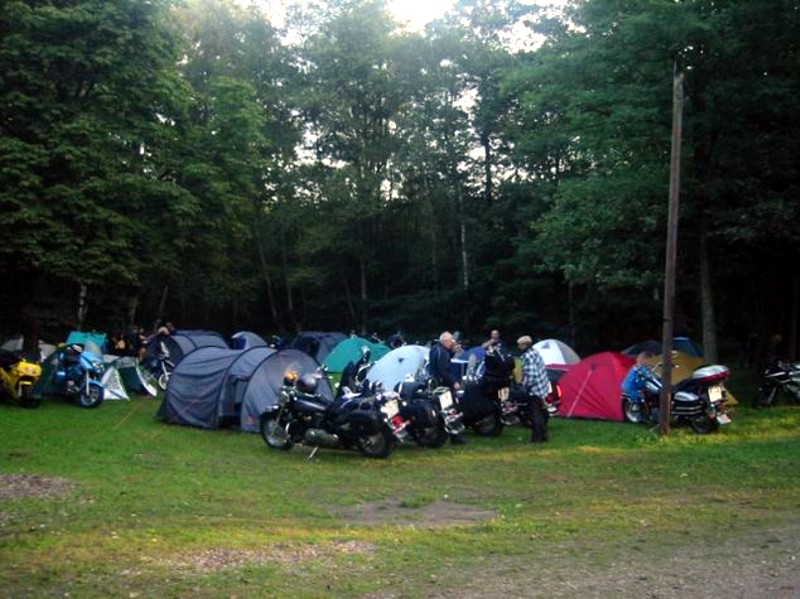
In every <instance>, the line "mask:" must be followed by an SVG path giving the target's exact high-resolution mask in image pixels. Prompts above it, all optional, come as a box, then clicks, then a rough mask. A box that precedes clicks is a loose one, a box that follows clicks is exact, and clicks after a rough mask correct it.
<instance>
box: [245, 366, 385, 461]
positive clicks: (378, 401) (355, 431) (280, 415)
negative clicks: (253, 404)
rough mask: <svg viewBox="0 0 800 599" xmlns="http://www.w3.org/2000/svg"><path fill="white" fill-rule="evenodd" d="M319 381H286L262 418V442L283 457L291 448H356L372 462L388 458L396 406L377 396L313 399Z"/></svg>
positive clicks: (289, 378)
mask: <svg viewBox="0 0 800 599" xmlns="http://www.w3.org/2000/svg"><path fill="white" fill-rule="evenodd" d="M317 384H318V378H317V377H316V376H314V375H311V374H307V375H305V376H303V377H299V376H298V375H297V373H295V372H290V373H288V374H287V375H286V377H285V378H284V381H283V385H282V386H281V390H280V394H279V396H278V402H277V404H276V405H275V406H272V407H271V408H269V409H268V410H267V411H265V412H264V413H263V414H262V415H261V418H260V429H261V436H262V437H263V438H264V441H266V443H267V445H268V446H269V447H271V448H273V449H281V450H284V451H287V450H289V449H291V448H292V447H293V446H294V445H295V444H306V445H310V446H313V447H314V448H315V449H314V451H313V452H312V454H311V455H312V456H313V455H314V453H316V450H317V449H318V448H319V447H328V448H333V449H350V448H357V449H358V450H359V451H360V452H361V453H362V454H364V455H365V456H367V457H370V458H386V457H389V455H391V453H392V452H393V451H394V448H395V443H396V437H395V435H394V432H393V430H392V427H391V425H390V421H391V419H392V418H393V417H394V416H396V415H397V413H398V411H399V405H398V402H397V400H394V399H392V398H382V397H379V396H376V395H367V396H364V395H361V394H357V395H354V394H342V395H340V396H338V397H337V398H336V399H334V400H330V399H327V398H324V397H322V396H320V395H319V394H317V393H316V391H317Z"/></svg>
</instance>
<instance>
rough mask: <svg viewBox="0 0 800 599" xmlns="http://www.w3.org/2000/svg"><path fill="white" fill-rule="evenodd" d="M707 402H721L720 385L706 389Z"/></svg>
mask: <svg viewBox="0 0 800 599" xmlns="http://www.w3.org/2000/svg"><path fill="white" fill-rule="evenodd" d="M708 401H710V402H711V403H715V402H718V401H722V386H721V385H714V386H713V387H709V388H708Z"/></svg>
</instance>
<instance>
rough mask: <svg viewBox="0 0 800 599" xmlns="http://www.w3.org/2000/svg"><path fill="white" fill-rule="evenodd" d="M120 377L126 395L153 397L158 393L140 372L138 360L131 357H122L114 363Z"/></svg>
mask: <svg viewBox="0 0 800 599" xmlns="http://www.w3.org/2000/svg"><path fill="white" fill-rule="evenodd" d="M114 366H116V368H117V370H118V371H119V375H120V376H121V377H122V384H123V385H125V389H126V390H127V391H128V393H135V394H137V395H150V396H152V397H155V396H156V394H157V393H158V390H157V389H156V386H155V385H154V384H153V382H152V381H151V380H150V377H148V376H147V374H145V373H144V372H143V370H142V366H141V365H140V364H139V360H138V359H136V358H135V357H133V356H122V357H121V358H117V360H116V361H115V362H114Z"/></svg>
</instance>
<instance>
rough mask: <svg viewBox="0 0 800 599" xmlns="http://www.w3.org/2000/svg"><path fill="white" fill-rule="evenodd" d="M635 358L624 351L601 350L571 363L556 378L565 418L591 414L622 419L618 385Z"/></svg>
mask: <svg viewBox="0 0 800 599" xmlns="http://www.w3.org/2000/svg"><path fill="white" fill-rule="evenodd" d="M635 362H636V360H635V359H634V358H631V357H629V356H626V355H624V354H620V353H615V352H603V353H600V354H594V355H592V356H589V357H587V358H584V359H583V360H581V361H580V362H578V363H577V364H572V365H571V366H570V369H569V370H568V371H567V372H566V373H564V376H562V377H561V380H560V381H559V382H558V384H559V386H560V387H561V393H562V397H561V405H560V406H559V408H558V415H559V416H562V417H564V418H593V419H597V420H616V421H618V422H622V421H623V420H624V417H623V415H622V399H621V396H622V393H621V391H620V385H621V384H622V380H623V379H624V378H625V375H626V374H628V371H629V370H630V368H631V366H633V365H634V363H635Z"/></svg>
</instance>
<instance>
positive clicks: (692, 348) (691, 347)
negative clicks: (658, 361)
mask: <svg viewBox="0 0 800 599" xmlns="http://www.w3.org/2000/svg"><path fill="white" fill-rule="evenodd" d="M672 349H673V350H675V351H678V352H681V353H683V354H686V355H688V356H694V357H695V358H702V357H703V349H702V348H701V347H700V345H699V344H698V343H696V342H695V341H694V340H693V339H690V338H689V337H673V338H672ZM643 351H648V352H650V353H651V354H653V355H658V354H660V353H662V352H661V341H657V340H655V339H649V340H647V341H642V342H641V343H637V344H635V345H631V346H630V347H626V348H625V349H623V350H622V353H623V354H625V355H626V356H631V357H634V358H635V357H636V356H637V355H639V353H640V352H643Z"/></svg>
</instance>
